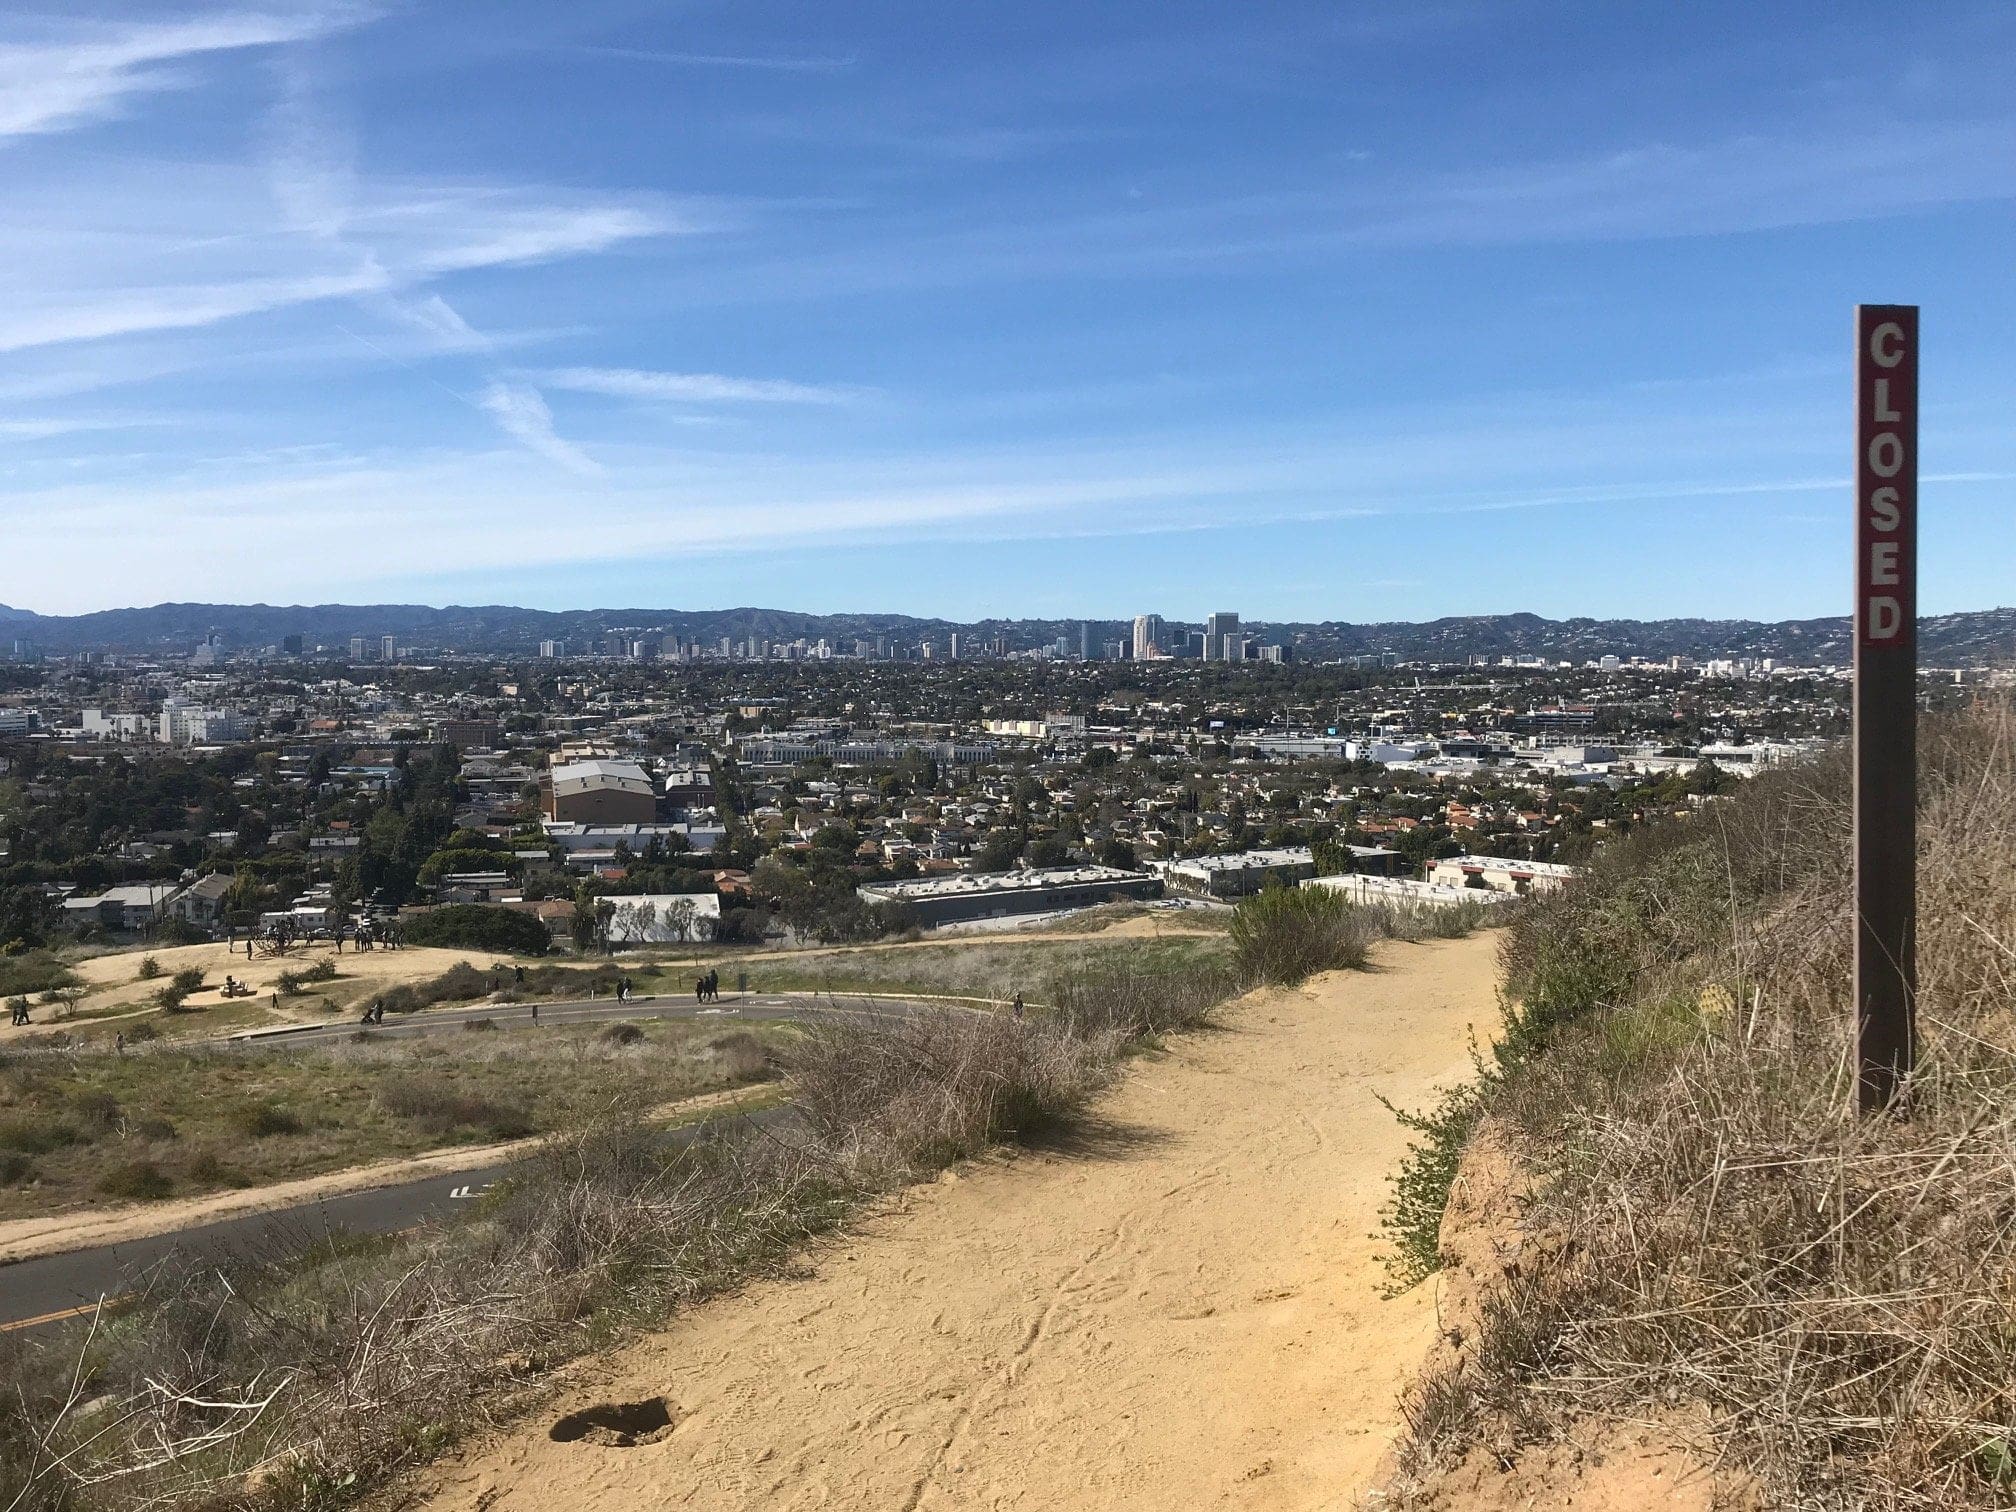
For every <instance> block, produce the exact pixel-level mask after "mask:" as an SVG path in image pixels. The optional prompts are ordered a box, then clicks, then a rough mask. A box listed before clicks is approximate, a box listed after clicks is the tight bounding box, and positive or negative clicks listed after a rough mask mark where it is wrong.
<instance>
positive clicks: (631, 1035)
mask: <svg viewBox="0 0 2016 1512" xmlns="http://www.w3.org/2000/svg"><path fill="white" fill-rule="evenodd" d="M643 1038H644V1031H643V1030H642V1029H639V1028H638V1027H637V1026H636V1025H635V1024H611V1025H610V1026H609V1027H608V1028H607V1029H604V1030H603V1031H602V1042H603V1043H604V1044H606V1045H634V1044H636V1043H637V1042H638V1041H639V1040H641V1039H643Z"/></svg>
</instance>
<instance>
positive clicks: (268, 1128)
mask: <svg viewBox="0 0 2016 1512" xmlns="http://www.w3.org/2000/svg"><path fill="white" fill-rule="evenodd" d="M231 1124H232V1126H233V1127H234V1128H236V1129H237V1130H238V1132H239V1133H241V1134H244V1135H246V1136H248V1137H249V1138H252V1139H266V1138H270V1137H271V1136H273V1135H277V1134H299V1133H302V1132H303V1130H304V1125H303V1124H302V1122H301V1120H300V1118H299V1117H298V1116H296V1115H295V1114H294V1113H293V1112H292V1111H291V1110H290V1109H287V1108H283V1107H281V1106H280V1105H279V1104H278V1103H270V1102H266V1103H251V1104H248V1105H247V1106H245V1107H242V1108H240V1109H238V1111H237V1112H235V1113H233V1114H232V1115H231Z"/></svg>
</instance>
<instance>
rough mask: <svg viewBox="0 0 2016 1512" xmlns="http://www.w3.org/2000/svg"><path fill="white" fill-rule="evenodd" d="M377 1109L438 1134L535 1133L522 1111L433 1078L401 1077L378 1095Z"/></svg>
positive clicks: (500, 1136)
mask: <svg viewBox="0 0 2016 1512" xmlns="http://www.w3.org/2000/svg"><path fill="white" fill-rule="evenodd" d="M378 1105H379V1106H380V1107H382V1108H383V1109H385V1111H386V1112H388V1113H390V1114H392V1115H394V1116H395V1117H398V1118H409V1119H411V1120H412V1121H413V1122H414V1123H416V1124H418V1125H420V1126H421V1127H422V1128H424V1129H427V1130H429V1131H430V1132H433V1133H437V1134H452V1133H457V1132H461V1131H464V1130H470V1131H479V1132H482V1133H485V1134H488V1135H490V1136H492V1137H493V1138H496V1139H523V1138H524V1137H525V1136H526V1135H528V1134H532V1133H535V1132H536V1126H535V1125H534V1124H533V1122H532V1115H531V1114H530V1113H529V1112H528V1111H527V1110H526V1109H524V1108H522V1107H518V1106H516V1105H513V1104H510V1103H502V1102H498V1101H495V1100H494V1099H492V1098H487V1097H483V1096H480V1095H478V1094H476V1093H472V1092H463V1091H461V1090H459V1089H457V1088H456V1087H454V1086H452V1085H450V1084H449V1083H447V1082H445V1081H442V1080H439V1079H437V1078H432V1077H421V1076H412V1077H403V1078H401V1079H399V1080H397V1081H393V1082H388V1083H387V1084H386V1085H385V1086H384V1087H382V1088H380V1089H379V1092H378Z"/></svg>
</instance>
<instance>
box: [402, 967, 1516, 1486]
mask: <svg viewBox="0 0 2016 1512" xmlns="http://www.w3.org/2000/svg"><path fill="white" fill-rule="evenodd" d="M1378 965H1379V968H1380V969H1378V970H1376V971H1374V972H1370V973H1355V974H1339V975H1335V976H1331V977H1327V978H1324V979H1321V980H1319V981H1317V982H1316V983H1314V984H1312V985H1311V987H1309V988H1308V989H1305V990H1296V991H1280V992H1267V993H1261V994H1256V995H1254V996H1253V997H1251V998H1248V999H1246V1000H1244V1001H1243V1002H1242V1003H1241V1004H1239V1005H1237V1006H1235V1007H1234V1008H1233V1009H1232V1010H1231V1011H1230V1012H1229V1013H1228V1014H1227V1016H1226V1020H1225V1027H1224V1029H1223V1030H1222V1031H1218V1032H1208V1033H1203V1034H1196V1035H1190V1036H1185V1037H1183V1038H1182V1039H1180V1040H1178V1041H1176V1042H1174V1044H1173V1046H1172V1048H1171V1050H1170V1052H1169V1053H1168V1054H1167V1055H1165V1056H1161V1057H1158V1058H1156V1059H1154V1060H1149V1061H1144V1062H1141V1063H1138V1064H1136V1065H1135V1066H1134V1067H1133V1068H1132V1069H1131V1070H1130V1072H1129V1073H1128V1075H1127V1076H1126V1078H1125V1079H1124V1080H1123V1082H1122V1083H1121V1084H1120V1086H1119V1087H1118V1088H1117V1089H1116V1090H1115V1091H1114V1092H1113V1093H1112V1094H1111V1095H1109V1096H1108V1097H1107V1098H1106V1099H1105V1100H1104V1102H1103V1104H1102V1106H1101V1109H1100V1114H1101V1123H1100V1126H1099V1127H1097V1128H1095V1129H1094V1130H1093V1131H1092V1132H1091V1133H1090V1134H1089V1135H1088V1136H1087V1137H1086V1138H1084V1139H1083V1140H1082V1141H1080V1142H1079V1143H1078V1145H1077V1146H1076V1147H1074V1148H1070V1149H1058V1150H1051V1151H1045V1152H1039V1153H1025V1154H1023V1155H1021V1156H1020V1157H1018V1158H1015V1159H1012V1160H1001V1161H994V1162H987V1163H983V1164H980V1165H976V1166H972V1167H968V1168H966V1169H964V1170H963V1171H961V1172H958V1173H954V1174H953V1175H950V1176H948V1177H947V1178H946V1179H945V1180H943V1181H941V1182H939V1183H937V1184H935V1185H933V1186H930V1187H927V1188H923V1189H920V1190H918V1191H916V1192H914V1193H911V1194H908V1195H907V1196H906V1197H904V1198H903V1199H902V1200H900V1201H898V1202H895V1203H893V1204H891V1205H890V1206H889V1207H888V1208H887V1209H886V1210H884V1211H883V1212H881V1213H879V1214H877V1215H875V1216H874V1217H873V1218H872V1219H870V1220H869V1221H868V1222H867V1223H866V1224H865V1225H864V1226H863V1227H862V1228H861V1229H859V1230H858V1231H857V1232H856V1233H855V1234H854V1235H853V1236H852V1237H850V1238H849V1239H847V1240H846V1241H844V1242H840V1243H837V1244H835V1245H833V1246H831V1247H830V1248H829V1249H828V1250H827V1251H825V1252H824V1253H822V1254H820V1255H819V1256H817V1257H816V1258H815V1260H814V1262H813V1266H814V1269H813V1273H812V1274H811V1275H809V1276H808V1277H804V1278H800V1279H795V1280H787V1281H776V1282H765V1283H761V1284H757V1285H754V1286H751V1287H750V1288H748V1289H747V1290H746V1291H745V1292H743V1293H741V1294H739V1295H737V1296H733V1297H729V1298H724V1299H721V1300H719V1301H716V1302H713V1303H709V1304H707V1305H704V1306H701V1307H698V1308H695V1309H694V1310H693V1311H691V1312H689V1313H688V1314H686V1315H685V1316H684V1317H683V1318H681V1319H680V1320H678V1321H677V1322H676V1323H675V1324H674V1325H673V1326H672V1327H670V1328H669V1329H668V1330H666V1331H665V1332H663V1333H660V1334H658V1335H655V1336H653V1337H651V1338H649V1339H646V1340H643V1341H641V1342H639V1343H638V1344H635V1345H632V1346H630V1347H628V1348H626V1349H624V1350H622V1351H620V1352H619V1353H617V1354H615V1355H613V1356H611V1357H608V1358H606V1359H604V1360H602V1361H600V1362H596V1363H593V1364H590V1365H586V1366H583V1367H580V1368H579V1369H577V1370H576V1371H575V1372H574V1373H573V1374H572V1375H571V1377H569V1378H568V1379H567V1380H566V1381H565V1382H564V1383H563V1385H562V1387H561V1389H560V1391H559V1393H558V1396H557V1398H556V1399H555V1400H554V1401H553V1402H552V1403H551V1404H550V1405H549V1406H548V1407H547V1408H546V1409H545V1410H544V1411H543V1412H542V1413H541V1414H540V1415H538V1416H536V1417H535V1418H532V1419H531V1420H528V1421H526V1422H523V1423H521V1424H520V1425H518V1426H517V1427H516V1428H515V1429H513V1430H509V1431H506V1432H504V1433H501V1434H500V1435H499V1436H497V1437H496V1438H495V1439H494V1440H493V1441H491V1442H488V1443H483V1444H476V1445H473V1446H471V1447H470V1448H468V1449H467V1450H465V1451H463V1452H462V1453H461V1454H460V1455H459V1456H458V1457H456V1458H454V1459H452V1460H449V1461H447V1462H444V1463H443V1464H442V1465H440V1466H438V1467H436V1469H434V1470H433V1471H431V1472H429V1474H428V1475H427V1477H426V1478H425V1479H424V1480H423V1481H422V1482H421V1483H420V1485H419V1487H418V1488H417V1492H416V1498H417V1499H416V1501H415V1502H412V1503H404V1502H402V1504H403V1505H420V1506H425V1507H429V1508H433V1509H437V1512H562V1509H565V1512H613V1509H630V1508H659V1507H668V1506H676V1507H694V1508H759V1507H760V1508H766V1509H769V1508H811V1507H822V1508H856V1509H861V1512H869V1509H873V1512H891V1509H907V1512H914V1509H920V1508H939V1509H943V1508H955V1507H957V1508H966V1507H972V1508H982V1507H984V1508H1044V1509H1058V1508H1074V1509H1075V1508H1092V1509H1102V1512H1104V1509H1119V1508H1142V1509H1155V1512H1170V1509H1188V1508H1199V1507H1223V1508H1269V1509H1296V1508H1317V1507H1350V1506H1355V1505H1356V1504H1357V1498H1358V1496H1359V1494H1360V1493H1361V1492H1362V1491H1363V1490H1364V1489H1365V1488H1366V1487H1367V1486H1369V1485H1370V1484H1371V1482H1372V1479H1373V1477H1374V1474H1375V1472H1376V1471H1377V1469H1378V1467H1379V1465H1380V1462H1381V1459H1382V1457H1383V1455H1384V1454H1385V1451H1386V1449H1387V1446H1388V1444H1389V1442H1390V1440H1391V1438H1392V1435H1393V1433H1394V1431H1395V1428H1396V1424H1397V1412H1396V1398H1397V1396H1398V1394H1399V1392H1400V1391H1401V1390H1402V1389H1403V1388H1404V1387H1405V1386H1406V1385H1407V1384H1408V1383H1409V1381H1410V1380H1411V1379H1412V1377H1413V1375H1414V1372H1415V1370H1416V1369H1417V1368H1418V1366H1419V1364H1420V1361H1421V1359H1422V1358H1423V1356H1424V1354H1425V1352H1426V1350H1427V1347H1428V1344H1429V1341H1430V1338H1431V1336H1432V1334H1433V1332H1434V1327H1435V1315H1434V1298H1433V1295H1432V1293H1431V1291H1430V1289H1428V1288H1425V1287H1422V1288H1416V1290H1415V1291H1414V1292H1413V1293H1412V1294H1410V1295H1408V1296H1406V1297H1404V1298H1401V1299H1398V1300H1393V1301H1387V1300H1383V1299H1381V1297H1380V1296H1379V1290H1378V1288H1379V1283H1380V1280H1381V1277H1382V1272H1381V1271H1380V1268H1379V1266H1378V1263H1377V1258H1376V1257H1377V1252H1378V1244H1377V1241H1376V1240H1375V1239H1374V1238H1372V1237H1371V1234H1372V1230H1373V1228H1374V1225H1375V1222H1376V1211H1377V1208H1378V1206H1379V1204H1380V1202H1381V1201H1382V1200H1383V1198H1384V1195H1385V1179H1386V1176H1387V1174H1388V1172H1389V1171H1390V1170H1391V1169H1392V1166H1393V1164H1394V1161H1395V1159H1396V1158H1397V1157H1398V1155H1399V1154H1400V1152H1401V1150H1402V1149H1403V1148H1404V1145H1405V1142H1406V1141H1405V1139H1404V1137H1403V1131H1402V1130H1401V1129H1400V1128H1399V1127H1398V1126H1397V1125H1396V1124H1395V1122H1394V1120H1393V1118H1392V1115H1391V1114H1389V1113H1388V1112H1387V1111H1386V1110H1385V1109H1384V1108H1382V1107H1381V1106H1380V1105H1379V1103H1378V1102H1377V1101H1376V1099H1375V1095H1374V1094H1381V1093H1383V1094H1384V1095H1386V1096H1388V1097H1390V1098H1393V1099H1394V1100H1396V1101H1398V1102H1401V1103H1403V1104H1416V1105H1418V1104H1420V1103H1422V1102H1425V1101H1426V1100H1427V1099H1428V1097H1429V1094H1430V1091H1431V1089H1432V1088H1433V1087H1435V1086H1436V1085H1437V1084H1440V1083H1443V1082H1446V1081H1448V1080H1450V1079H1452V1078H1455V1077H1457V1076H1460V1075H1461V1074H1463V1072H1464V1071H1465V1069H1466V1067H1467V1065H1468V1059H1467V1054H1466V1045H1465V1041H1466V1034H1467V1032H1468V1030H1469V1029H1470V1028H1471V1027H1472V1026H1473V1025H1480V1026H1481V1025H1483V1024H1484V1023H1486V1022H1487V1021H1488V1020H1489V1019H1490V1017H1491V1015H1492V1012H1493V987H1494V981H1495V973H1494V942H1493V941H1492V939H1491V938H1489V937H1488V936H1486V937H1480V938H1476V939H1471V940H1464V941H1454V942H1442V943H1435V944H1428V945H1404V944H1388V945H1385V946H1382V947H1381V948H1380V951H1379V955H1378Z"/></svg>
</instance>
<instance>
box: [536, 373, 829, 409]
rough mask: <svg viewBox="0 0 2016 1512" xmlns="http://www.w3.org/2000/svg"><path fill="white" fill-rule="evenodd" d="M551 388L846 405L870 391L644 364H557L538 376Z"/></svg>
mask: <svg viewBox="0 0 2016 1512" xmlns="http://www.w3.org/2000/svg"><path fill="white" fill-rule="evenodd" d="M539 381H540V382H541V383H543V384H545V385H546V386H547V387H548V388H557V389H568V390H571V391H573V392H575V393H581V394H606V395H608V396H609V397H611V398H614V399H659V400H673V401H678V402H682V403H689V404H845V403H847V402H848V401H849V400H853V399H858V398H860V397H862V395H863V394H864V393H865V392H866V391H865V390H862V389H856V388H840V387H834V386H830V385H824V384H812V383H793V382H790V381H788V380H786V379H782V378H729V377H725V376H723V375H722V374H720V373H660V372H652V371H648V370H645V369H639V368H586V367H575V368H554V369H551V370H549V371H546V372H542V373H541V374H539Z"/></svg>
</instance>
